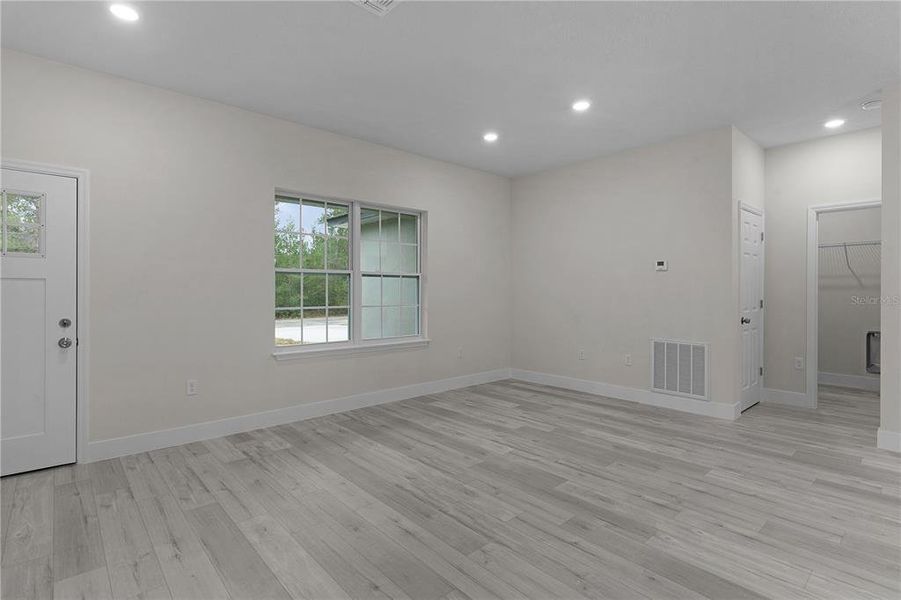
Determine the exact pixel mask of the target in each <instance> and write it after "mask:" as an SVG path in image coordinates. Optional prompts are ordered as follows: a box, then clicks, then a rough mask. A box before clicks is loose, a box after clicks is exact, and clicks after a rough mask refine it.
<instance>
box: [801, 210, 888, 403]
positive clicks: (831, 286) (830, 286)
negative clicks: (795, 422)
mask: <svg viewBox="0 0 901 600" xmlns="http://www.w3.org/2000/svg"><path fill="white" fill-rule="evenodd" d="M881 265H882V244H881V205H880V203H879V202H878V201H872V202H863V203H856V204H845V205H833V206H821V207H814V208H811V209H810V214H809V218H808V269H807V270H808V279H807V283H808V285H807V396H808V398H807V401H808V406H811V407H816V406H817V402H818V399H819V395H820V393H825V392H823V391H822V390H828V389H830V388H828V387H823V388H822V389H821V386H837V387H840V388H845V389H844V390H843V392H849V393H850V394H851V395H850V396H849V397H857V396H858V395H859V397H860V401H861V402H873V401H875V402H876V403H877V404H878V394H879V372H880V355H881V353H880V306H881V293H880V272H881Z"/></svg>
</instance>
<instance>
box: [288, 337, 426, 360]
mask: <svg viewBox="0 0 901 600" xmlns="http://www.w3.org/2000/svg"><path fill="white" fill-rule="evenodd" d="M430 341H431V340H429V339H428V338H421V337H417V338H404V339H396V340H390V341H377V342H365V343H361V344H335V345H327V344H323V345H322V346H308V347H305V348H304V347H297V346H291V347H287V348H279V349H278V350H276V351H274V352H273V353H272V357H273V358H275V360H277V361H283V360H298V359H304V358H313V357H323V356H353V355H355V354H370V353H373V352H389V351H391V350H412V349H415V348H426V347H427V346H428V345H429V342H430Z"/></svg>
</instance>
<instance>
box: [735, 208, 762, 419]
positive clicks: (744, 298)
mask: <svg viewBox="0 0 901 600" xmlns="http://www.w3.org/2000/svg"><path fill="white" fill-rule="evenodd" d="M740 212H741V293H740V295H741V316H740V321H741V349H742V352H741V409H742V410H745V409H747V408H750V407H752V406H754V405H755V404H757V403H758V402H760V396H761V394H762V393H763V215H761V214H758V213H756V212H754V211H751V210H748V209H747V208H742V210H741V211H740Z"/></svg>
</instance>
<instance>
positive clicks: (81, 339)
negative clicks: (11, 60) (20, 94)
mask: <svg viewBox="0 0 901 600" xmlns="http://www.w3.org/2000/svg"><path fill="white" fill-rule="evenodd" d="M0 164H2V167H3V168H4V169H10V170H12V171H26V172H28V173H40V174H42V175H56V176H61V177H72V178H74V179H75V180H76V182H77V198H76V203H77V213H76V218H77V231H76V239H77V242H76V253H77V257H76V268H75V270H76V273H75V286H76V296H75V302H76V315H77V318H76V320H75V339H76V341H77V343H76V345H75V352H76V354H75V358H76V372H75V459H76V461H77V462H85V460H86V459H87V448H88V404H89V403H88V394H89V390H90V387H89V385H88V377H89V374H90V372H91V371H90V369H89V368H88V365H89V358H90V343H91V337H90V334H89V332H90V331H91V328H90V314H91V313H90V311H89V310H88V304H89V299H90V279H89V276H90V273H91V269H90V254H89V248H90V245H89V244H88V240H89V239H90V237H89V235H88V232H89V224H90V221H89V220H88V217H89V215H90V211H89V206H90V204H89V200H88V193H89V189H90V185H89V184H90V173H89V172H88V171H87V169H76V168H73V167H61V166H58V165H49V164H45V163H38V162H32V161H26V160H17V159H3V160H2V161H0Z"/></svg>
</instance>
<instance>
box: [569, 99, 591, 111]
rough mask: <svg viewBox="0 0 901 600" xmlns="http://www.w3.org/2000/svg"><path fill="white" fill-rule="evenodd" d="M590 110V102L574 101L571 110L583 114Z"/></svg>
mask: <svg viewBox="0 0 901 600" xmlns="http://www.w3.org/2000/svg"><path fill="white" fill-rule="evenodd" d="M589 108H591V100H576V101H575V102H573V110H574V111H576V112H585V111H586V110H588V109H589Z"/></svg>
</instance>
